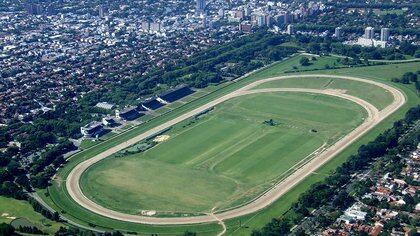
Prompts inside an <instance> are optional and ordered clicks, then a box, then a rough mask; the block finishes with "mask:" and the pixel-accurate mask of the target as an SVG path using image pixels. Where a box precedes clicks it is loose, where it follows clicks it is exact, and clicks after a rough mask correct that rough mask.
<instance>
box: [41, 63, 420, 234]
mask: <svg viewBox="0 0 420 236" xmlns="http://www.w3.org/2000/svg"><path fill="white" fill-rule="evenodd" d="M299 59H300V56H295V57H292V58H290V59H288V60H285V61H282V62H278V63H275V64H273V65H271V66H269V67H267V68H265V69H264V70H261V71H259V72H257V73H254V74H252V75H250V76H248V77H247V78H244V79H243V80H240V81H238V82H236V83H230V84H228V85H226V86H218V89H217V90H215V91H214V92H212V93H210V94H208V95H206V96H204V97H202V98H200V99H197V100H194V101H192V102H190V103H188V104H185V105H183V106H181V107H179V108H176V109H174V110H173V111H171V112H170V113H167V114H165V115H164V116H161V117H156V118H154V119H152V120H150V121H149V122H146V123H144V124H142V125H140V126H138V127H136V128H134V129H131V130H130V131H128V132H126V133H124V134H122V135H118V136H115V137H113V138H111V139H109V140H106V141H104V142H102V143H101V144H100V145H96V146H94V147H92V148H89V149H86V150H84V151H83V152H80V153H78V154H75V155H74V156H73V157H72V158H71V159H70V161H69V162H68V163H67V164H66V165H65V166H64V167H63V168H61V169H60V171H59V173H58V175H59V176H60V177H61V178H62V179H65V178H66V176H67V175H68V173H69V171H70V170H71V169H72V168H73V167H74V166H75V165H76V164H77V163H80V162H81V161H83V160H85V159H87V158H90V157H92V156H94V155H96V154H98V153H100V152H102V151H104V150H106V149H108V148H110V147H112V146H115V145H116V144H118V143H121V142H123V141H125V140H127V139H129V138H132V137H134V136H136V135H138V134H139V133H142V132H144V131H145V130H148V129H150V128H151V127H154V126H156V125H159V124H161V123H163V122H165V121H168V120H170V119H172V118H174V117H176V116H179V115H180V114H182V113H184V112H186V111H189V110H192V109H194V108H196V107H198V106H200V105H202V104H204V103H207V102H208V101H211V100H214V99H215V98H218V97H220V96H222V95H224V94H227V93H229V92H231V91H233V90H235V89H238V88H240V87H243V86H244V85H246V84H249V83H251V82H253V81H256V80H259V79H263V78H269V77H273V76H279V75H284V72H285V71H287V70H290V68H291V67H292V66H293V65H298V64H299ZM419 66H420V63H419V62H412V63H400V64H391V65H380V66H369V67H358V68H346V69H337V70H318V71H316V72H305V73H317V74H320V73H322V74H336V75H350V76H357V77H361V78H366V79H372V80H376V81H379V82H382V83H387V84H390V85H392V86H395V87H397V88H399V89H400V90H402V91H403V92H404V93H405V95H406V97H407V104H406V105H404V106H403V107H402V108H401V109H400V110H398V111H397V112H396V113H394V114H393V115H392V116H390V117H389V118H387V119H386V120H385V121H384V122H382V123H381V124H379V125H378V126H376V127H375V129H373V130H371V131H370V132H369V133H368V134H367V135H365V136H363V137H362V138H361V139H359V140H358V141H356V142H355V143H353V144H352V145H351V146H350V147H349V148H347V149H346V150H344V151H343V152H342V153H340V154H339V155H338V156H337V157H335V158H334V159H333V160H332V161H330V162H329V163H327V164H326V165H325V166H323V167H322V168H321V169H320V170H318V171H317V173H318V174H314V175H312V176H311V177H309V178H307V179H306V180H305V181H303V182H302V183H300V184H299V185H297V186H296V187H295V188H293V189H292V190H291V191H289V192H288V193H287V194H286V195H284V196H283V197H281V198H280V199H279V200H277V201H276V202H275V203H274V204H272V205H271V206H270V207H268V208H266V209H264V210H261V211H259V212H256V213H253V214H250V215H247V216H244V217H240V218H239V219H232V220H228V221H227V222H225V223H226V225H227V227H228V234H229V235H249V234H250V232H251V231H252V229H254V228H259V227H262V226H263V225H264V224H266V223H267V222H268V221H269V220H270V219H271V218H273V217H279V216H282V215H283V214H285V213H286V212H287V210H288V209H289V208H290V206H291V205H292V203H293V202H294V201H295V200H296V199H297V197H298V196H299V194H300V193H302V192H304V191H305V190H306V189H308V187H309V186H310V185H311V184H313V183H315V182H317V181H320V180H322V179H323V178H325V177H326V176H327V175H328V174H329V173H331V171H333V170H334V169H335V168H336V167H337V166H339V165H340V164H341V163H343V162H344V161H345V160H346V159H347V158H348V157H349V156H350V155H351V154H353V153H355V152H356V151H357V148H358V147H359V146H360V145H362V144H364V143H366V142H369V141H370V140H372V139H374V138H375V137H376V136H377V135H378V134H379V133H381V132H383V131H384V130H385V129H387V128H389V127H391V126H392V124H393V122H394V121H395V120H397V119H400V118H402V117H403V115H404V114H405V112H406V111H407V110H408V109H409V108H410V107H412V106H414V105H417V104H419V97H418V95H417V93H416V91H415V89H414V86H413V85H402V84H394V83H392V82H390V80H391V78H393V77H400V76H402V74H404V73H405V72H408V71H416V70H417V68H419ZM47 191H48V192H49V195H45V191H39V194H40V196H41V197H43V198H44V200H45V201H46V202H47V203H49V204H50V205H51V206H52V207H53V208H55V209H56V210H57V211H59V212H60V213H61V214H63V215H64V216H65V217H68V218H69V219H71V220H73V221H75V222H77V223H80V224H84V225H88V223H89V224H90V225H96V227H95V228H96V229H107V230H111V229H118V230H123V231H136V232H138V233H140V234H148V235H150V234H151V233H157V234H161V235H165V234H166V235H179V234H182V233H183V232H184V231H186V230H189V231H195V232H197V233H198V234H200V235H214V234H216V233H217V232H220V231H221V226H220V225H218V224H215V223H213V224H199V225H191V226H188V225H187V226H149V225H140V224H133V223H127V222H121V221H116V220H112V219H109V218H106V217H103V216H99V215H96V214H94V213H91V212H89V211H87V210H85V209H83V208H82V207H80V206H79V205H78V204H77V203H75V202H74V201H73V200H72V199H71V198H70V197H69V196H68V194H67V192H66V188H65V184H62V183H61V182H59V181H58V182H56V183H54V184H53V185H52V186H50V187H49V188H48V190H47ZM239 222H241V224H239ZM240 225H241V227H240Z"/></svg>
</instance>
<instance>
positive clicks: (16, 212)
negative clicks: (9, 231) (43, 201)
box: [0, 196, 64, 234]
mask: <svg viewBox="0 0 420 236" xmlns="http://www.w3.org/2000/svg"><path fill="white" fill-rule="evenodd" d="M14 218H16V220H15V222H14V223H15V225H16V224H18V223H19V222H21V223H28V222H30V223H31V224H32V226H36V227H37V228H39V229H40V230H42V231H43V232H45V233H48V234H54V233H55V232H56V231H57V230H58V229H59V228H60V226H64V225H63V224H61V223H57V222H55V221H51V220H49V219H47V218H45V217H44V216H42V215H41V214H40V213H38V212H35V211H34V210H33V208H32V206H31V205H30V204H29V203H28V202H26V201H19V200H16V199H12V198H6V197H1V196H0V222H1V223H3V222H5V223H8V224H9V223H10V222H12V221H13V219H14Z"/></svg>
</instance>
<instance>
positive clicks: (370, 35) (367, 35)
mask: <svg viewBox="0 0 420 236" xmlns="http://www.w3.org/2000/svg"><path fill="white" fill-rule="evenodd" d="M374 36H375V30H374V29H373V27H366V29H365V38H366V39H373V37H374Z"/></svg>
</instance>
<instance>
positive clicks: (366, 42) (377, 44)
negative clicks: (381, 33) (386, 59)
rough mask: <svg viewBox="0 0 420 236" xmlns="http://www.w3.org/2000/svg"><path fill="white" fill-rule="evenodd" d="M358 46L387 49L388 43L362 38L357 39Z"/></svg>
mask: <svg viewBox="0 0 420 236" xmlns="http://www.w3.org/2000/svg"><path fill="white" fill-rule="evenodd" d="M356 44H357V45H360V46H362V47H381V48H386V47H387V46H388V45H387V42H386V41H380V40H375V39H368V38H364V37H360V38H358V39H357V43H356Z"/></svg>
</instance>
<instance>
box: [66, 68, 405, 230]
mask: <svg viewBox="0 0 420 236" xmlns="http://www.w3.org/2000/svg"><path fill="white" fill-rule="evenodd" d="M302 77H324V78H338V79H345V80H354V81H359V82H364V83H368V84H373V85H376V86H379V87H381V88H383V89H385V90H387V91H388V92H390V93H391V94H392V95H393V97H394V100H393V102H392V103H391V104H390V105H389V106H387V107H386V108H385V109H383V110H381V111H379V110H378V109H377V108H376V107H374V106H373V105H372V104H370V103H368V102H366V101H364V100H362V99H360V98H357V97H354V96H351V95H348V94H346V93H344V92H343V91H340V90H331V89H326V90H320V89H305V88H267V89H254V90H253V88H255V87H256V86H258V85H260V84H262V83H266V82H269V81H274V80H281V79H291V78H302ZM271 92H298V93H314V94H325V95H329V96H335V97H339V98H343V99H347V100H350V101H353V102H355V103H357V104H359V105H360V106H362V107H363V108H364V109H365V110H366V111H367V114H368V116H367V118H366V119H365V120H364V122H363V123H362V124H361V125H360V126H358V127H357V128H355V129H354V130H353V131H352V132H350V133H348V134H347V135H346V136H345V137H343V138H342V139H341V140H339V141H337V142H336V143H335V144H334V145H332V146H330V147H328V148H327V149H325V150H323V151H322V152H321V153H319V154H318V155H317V156H316V157H314V158H312V159H311V160H310V161H309V162H307V163H306V164H305V165H303V166H302V167H301V168H299V169H297V170H295V172H293V173H292V174H291V175H289V176H288V177H286V178H285V179H283V180H282V181H281V182H278V183H277V184H275V185H274V186H273V187H272V188H271V189H268V190H267V191H266V192H265V193H264V194H262V195H260V196H258V197H257V198H255V199H254V200H252V201H250V202H249V203H248V204H246V205H242V206H239V207H237V208H233V209H231V210H227V211H224V212H215V213H209V214H208V215H200V216H188V217H171V218H164V217H148V216H140V215H130V214H125V213H121V212H117V211H114V210H110V209H107V208H105V207H103V206H101V205H99V204H97V203H95V202H93V201H92V200H90V199H88V198H87V197H86V196H85V195H84V193H83V192H82V190H81V187H80V178H81V176H82V174H83V173H84V172H85V171H86V170H87V169H88V168H89V167H90V166H92V165H93V164H95V163H97V162H99V161H101V160H103V159H104V158H106V157H109V156H110V155H112V154H114V153H116V152H118V151H120V150H123V149H125V148H127V147H129V146H131V145H133V144H135V143H137V142H139V141H141V140H144V139H146V138H148V137H150V136H152V135H154V134H156V133H159V132H161V131H163V130H165V129H166V128H169V127H171V126H173V125H175V124H177V123H179V122H181V121H183V120H186V119H188V118H190V117H193V116H194V115H196V114H199V113H201V112H203V111H205V110H207V109H209V108H211V107H214V106H216V105H217V104H220V103H222V102H224V101H227V100H229V99H231V98H235V97H238V96H243V95H247V94H256V93H271ZM405 102H406V98H405V96H404V94H403V93H402V92H400V91H399V90H397V89H395V88H393V87H391V86H389V85H386V84H382V83H379V82H376V81H371V80H367V79H362V78H356V77H350V76H336V75H318V74H308V75H289V76H280V77H273V78H269V79H263V80H259V81H256V82H253V83H251V84H248V85H246V86H244V87H242V88H240V89H238V90H236V91H233V92H231V93H229V94H227V95H224V96H222V97H220V98H218V99H216V100H213V101H211V102H209V103H207V104H205V105H202V106H200V107H198V108H196V109H194V110H192V111H189V112H186V113H184V114H183V115H180V116H179V117H177V118H175V119H173V120H170V121H168V122H165V123H163V124H161V125H159V126H157V127H155V128H152V129H150V130H148V131H146V132H144V133H142V134H140V135H138V136H136V137H134V138H132V139H130V140H128V141H126V142H124V143H121V144H119V145H117V146H114V147H112V148H110V149H108V150H106V151H104V152H102V153H100V154H98V155H96V156H94V157H92V158H90V159H88V160H85V161H83V162H81V163H80V164H78V165H77V166H76V167H75V168H74V169H73V170H72V171H71V172H70V174H69V175H68V177H67V179H66V188H67V191H68V193H69V195H70V197H71V198H72V199H73V200H74V201H75V202H76V203H78V204H79V205H80V206H82V207H84V208H86V209H87V210H89V211H91V212H94V213H96V214H99V215H102V216H105V217H108V218H112V219H115V220H120V221H126V222H133V223H141V224H152V225H177V224H179V225H181V224H195V223H206V222H216V221H219V222H220V221H223V220H226V219H231V218H235V217H239V216H243V215H247V214H250V213H253V212H256V211H259V210H261V209H263V208H265V207H267V206H269V205H270V204H272V203H273V202H275V201H276V200H277V199H278V198H280V197H281V196H282V195H283V194H285V193H286V192H287V191H289V190H290V189H291V188H293V187H294V186H295V185H297V184H298V183H299V182H301V181H302V180H303V179H305V178H306V177H308V176H309V175H310V174H311V173H313V172H314V171H315V170H317V169H318V168H319V167H321V166H322V165H324V164H325V163H326V162H328V161H329V160H331V159H332V158H334V157H335V156H336V155H337V154H338V153H340V152H341V151H342V150H344V149H345V148H346V147H348V146H349V145H350V144H352V143H353V142H354V141H355V140H357V139H358V138H360V137H361V136H363V135H364V134H366V133H367V132H368V131H369V130H371V129H372V128H373V127H375V126H376V125H377V124H378V123H380V122H381V121H382V120H384V119H385V118H387V117H388V116H389V115H391V114H392V113H393V112H395V111H396V110H398V109H399V108H400V107H401V106H402V105H404V103H405Z"/></svg>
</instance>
